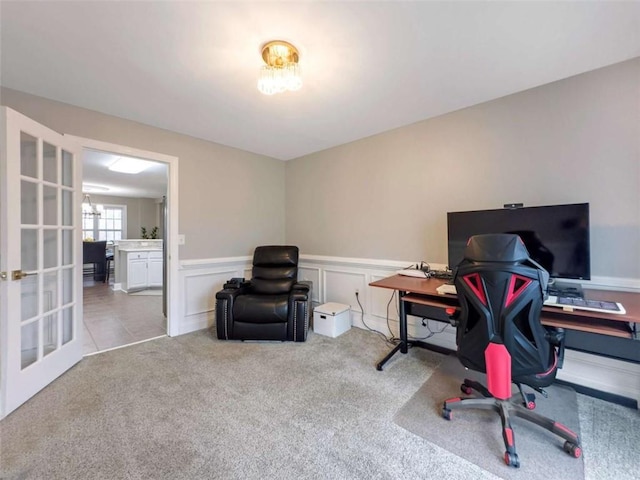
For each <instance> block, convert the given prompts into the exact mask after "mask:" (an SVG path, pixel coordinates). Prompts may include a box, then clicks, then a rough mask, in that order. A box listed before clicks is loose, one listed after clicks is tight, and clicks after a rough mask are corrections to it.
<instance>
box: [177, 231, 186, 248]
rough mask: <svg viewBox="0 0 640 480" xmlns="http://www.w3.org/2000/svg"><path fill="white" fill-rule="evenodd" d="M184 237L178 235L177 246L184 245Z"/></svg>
mask: <svg viewBox="0 0 640 480" xmlns="http://www.w3.org/2000/svg"><path fill="white" fill-rule="evenodd" d="M185 241H186V239H185V237H184V234H183V233H180V234H178V245H184V244H185Z"/></svg>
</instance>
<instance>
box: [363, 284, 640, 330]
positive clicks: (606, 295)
mask: <svg viewBox="0 0 640 480" xmlns="http://www.w3.org/2000/svg"><path fill="white" fill-rule="evenodd" d="M443 283H446V280H442V279H438V278H417V277H408V276H405V275H393V276H391V277H386V278H382V279H380V280H377V281H375V282H371V283H370V284H369V285H371V286H372V287H381V288H390V289H392V290H400V291H403V292H410V293H415V294H419V295H426V296H429V297H434V298H437V297H440V298H443V299H445V298H450V299H453V298H455V295H448V294H445V295H442V294H439V293H438V292H437V291H436V289H437V288H438V287H439V286H440V285H442V284H443ZM584 294H585V298H586V299H590V300H603V301H609V302H618V303H621V304H622V305H623V306H624V308H625V310H626V311H627V313H626V314H624V315H618V314H611V313H603V312H590V311H586V310H580V311H578V310H574V311H572V312H569V311H566V310H563V309H562V308H559V307H543V311H544V312H545V316H548V315H551V316H558V317H565V316H580V317H582V318H585V317H586V318H594V319H607V320H615V321H620V322H630V323H640V293H634V292H620V291H613V290H593V289H586V288H585V289H584ZM449 303H450V302H449Z"/></svg>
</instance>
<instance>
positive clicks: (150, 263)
mask: <svg viewBox="0 0 640 480" xmlns="http://www.w3.org/2000/svg"><path fill="white" fill-rule="evenodd" d="M120 262H121V267H122V269H121V271H122V273H123V275H122V278H121V288H122V290H124V291H125V292H131V291H135V290H143V289H145V288H149V287H161V286H162V262H163V259H162V252H161V251H139V250H123V251H121V252H120Z"/></svg>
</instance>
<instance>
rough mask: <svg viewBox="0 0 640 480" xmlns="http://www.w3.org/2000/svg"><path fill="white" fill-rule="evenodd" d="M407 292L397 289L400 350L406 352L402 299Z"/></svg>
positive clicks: (405, 326)
mask: <svg viewBox="0 0 640 480" xmlns="http://www.w3.org/2000/svg"><path fill="white" fill-rule="evenodd" d="M406 294H407V292H403V291H401V290H398V314H399V317H400V318H398V323H399V324H400V351H401V352H402V353H407V352H408V351H409V345H408V343H407V311H406V310H405V308H404V302H403V301H402V299H403V298H404V296H405V295H406Z"/></svg>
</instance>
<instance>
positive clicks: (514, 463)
mask: <svg viewBox="0 0 640 480" xmlns="http://www.w3.org/2000/svg"><path fill="white" fill-rule="evenodd" d="M504 463H506V464H507V465H508V466H510V467H514V468H520V460H519V459H518V454H517V453H509V452H504Z"/></svg>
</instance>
